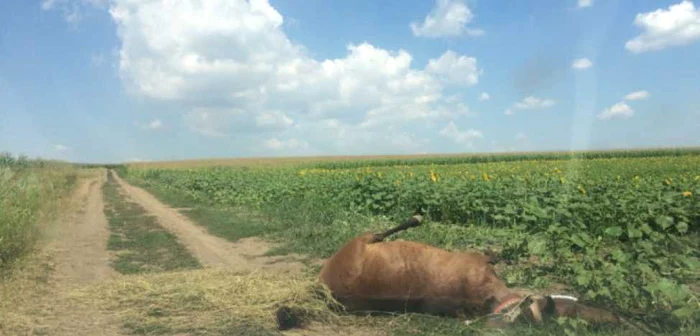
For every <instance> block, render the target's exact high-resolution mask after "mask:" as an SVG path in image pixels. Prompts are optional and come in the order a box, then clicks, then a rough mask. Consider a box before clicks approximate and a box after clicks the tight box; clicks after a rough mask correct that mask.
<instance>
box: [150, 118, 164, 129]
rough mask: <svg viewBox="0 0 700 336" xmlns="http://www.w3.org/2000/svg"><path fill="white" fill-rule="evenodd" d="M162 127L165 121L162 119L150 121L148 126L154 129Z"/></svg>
mask: <svg viewBox="0 0 700 336" xmlns="http://www.w3.org/2000/svg"><path fill="white" fill-rule="evenodd" d="M161 127H163V122H162V121H160V119H154V120H151V122H149V123H148V128H150V129H153V130H155V129H159V128H161Z"/></svg>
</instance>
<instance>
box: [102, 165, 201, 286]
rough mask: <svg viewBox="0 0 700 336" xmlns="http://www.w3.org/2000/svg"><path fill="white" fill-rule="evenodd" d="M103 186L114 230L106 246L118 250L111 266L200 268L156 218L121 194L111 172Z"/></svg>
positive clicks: (125, 270)
mask: <svg viewBox="0 0 700 336" xmlns="http://www.w3.org/2000/svg"><path fill="white" fill-rule="evenodd" d="M107 176H108V178H107V182H106V183H105V185H104V187H103V193H104V198H105V203H106V204H105V210H104V212H105V215H106V216H107V219H108V220H109V229H110V231H111V233H110V237H109V241H108V244H107V247H108V249H109V250H111V251H114V252H116V253H115V254H116V258H115V259H114V260H113V262H112V266H113V267H114V269H116V270H117V271H118V272H120V273H122V274H133V273H144V272H161V271H172V270H182V269H196V268H200V267H201V265H200V263H199V261H198V260H197V259H196V258H195V257H194V256H193V255H192V254H190V253H189V251H187V249H186V248H185V247H184V246H183V245H182V244H181V243H180V242H179V241H178V240H177V237H175V236H174V235H173V234H172V233H170V232H168V231H167V230H165V229H164V228H162V227H161V226H160V225H159V224H158V223H157V220H156V218H155V217H153V216H151V215H148V214H147V213H146V212H145V210H144V209H143V208H142V207H141V206H139V205H138V204H136V203H134V202H131V201H128V200H127V199H126V198H125V197H124V196H123V195H121V194H120V193H119V186H118V185H117V183H116V181H114V180H113V178H112V176H111V175H110V174H108V175H107Z"/></svg>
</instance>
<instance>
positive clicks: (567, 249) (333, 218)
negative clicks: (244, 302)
mask: <svg viewBox="0 0 700 336" xmlns="http://www.w3.org/2000/svg"><path fill="white" fill-rule="evenodd" d="M617 154H618V155H612V154H601V155H600V156H599V157H600V158H590V157H589V158H586V159H580V158H575V157H574V158H569V159H556V160H555V159H551V158H541V157H537V156H535V159H532V158H531V157H527V156H524V157H521V158H520V159H519V160H517V161H516V160H514V161H509V160H500V161H499V160H494V162H476V163H459V164H441V165H434V164H431V163H432V162H433V161H434V160H432V159H425V160H424V161H423V162H422V164H410V165H409V164H403V165H386V164H384V163H378V164H374V165H373V164H372V163H371V162H364V163H363V164H366V165H365V166H360V164H358V163H352V162H349V163H348V162H343V163H335V164H334V163H320V164H317V165H316V166H308V165H300V166H298V167H283V168H267V167H260V168H255V169H245V168H243V169H241V168H198V169H158V168H137V167H132V166H125V167H123V168H120V169H119V170H120V173H121V174H122V175H125V176H126V177H127V178H128V180H130V181H131V182H133V183H136V184H139V185H141V186H142V187H145V188H147V189H148V190H149V191H151V192H153V193H154V194H155V195H156V196H158V197H159V198H161V200H163V201H164V202H167V203H169V204H171V205H173V206H175V207H184V208H190V209H189V210H188V211H187V212H186V214H187V215H188V216H190V217H191V218H192V219H194V220H195V221H197V222H199V223H201V224H202V225H204V226H207V227H208V229H209V230H210V232H211V233H212V234H216V235H219V236H222V237H224V238H227V239H231V240H235V239H238V238H242V237H244V236H253V235H260V236H263V237H266V238H267V239H269V240H272V241H275V242H278V243H282V248H281V249H278V250H277V251H275V252H276V253H287V252H296V253H305V254H308V255H312V256H315V257H319V258H323V257H327V256H329V255H330V254H331V253H333V252H334V251H335V250H336V249H337V248H338V247H339V246H341V245H342V244H343V243H344V242H345V241H347V239H349V238H350V237H352V236H355V235H357V234H359V233H361V232H363V231H366V230H378V229H380V228H386V227H389V226H392V225H394V224H395V223H396V222H397V221H400V220H403V219H405V218H406V217H407V216H409V215H410V214H412V213H413V211H415V210H416V209H417V208H422V209H424V210H425V211H426V212H427V223H426V224H425V225H423V226H421V227H419V228H415V229H413V230H410V231H408V232H406V233H404V234H402V235H401V238H403V239H410V240H417V241H422V242H425V243H429V244H433V245H436V246H440V247H443V248H447V249H477V250H481V249H484V248H486V247H489V248H491V249H493V250H496V251H498V252H499V254H500V256H501V258H502V259H503V261H504V262H503V263H502V264H501V265H499V266H498V268H499V274H501V276H502V277H503V278H504V279H505V280H506V281H507V282H508V284H509V285H511V286H519V287H528V288H533V289H540V290H546V289H549V288H556V290H555V291H556V292H558V293H562V292H565V293H573V294H576V295H578V296H580V297H581V298H582V299H583V300H585V301H587V302H590V303H592V304H594V305H598V306H602V307H605V308H607V309H611V310H613V311H615V312H617V313H620V314H622V315H623V316H627V317H629V318H631V319H633V320H635V321H642V322H644V323H645V324H646V325H647V326H648V327H649V328H651V329H652V330H654V331H655V332H658V333H677V332H679V331H681V332H683V333H686V334H692V333H693V332H695V331H696V330H697V329H696V328H697V323H698V322H699V321H700V301H698V288H699V284H700V273H699V270H700V267H698V266H700V250H699V249H698V247H700V246H699V244H700V239H698V238H700V237H699V236H700V232H699V231H698V230H699V227H700V202H698V198H697V197H698V196H699V195H700V170H698V167H700V156H698V155H697V153H696V152H694V151H685V152H678V151H672V152H669V153H668V155H661V154H659V152H649V155H639V154H634V155H624V153H623V154H622V155H619V154H620V153H617ZM235 214H238V215H235ZM401 319H404V320H405V319H413V320H412V321H414V322H411V323H409V324H406V325H404V327H405V328H404V329H402V330H404V331H405V332H406V333H408V334H421V333H423V332H430V331H434V330H436V329H435V328H438V329H440V328H442V329H444V330H445V333H447V334H461V333H466V332H468V331H469V330H472V329H473V327H468V326H464V324H463V323H461V322H458V321H452V320H447V319H440V318H433V317H422V316H417V317H413V318H410V317H401ZM560 322H561V323H562V325H563V326H562V327H563V328H564V330H568V331H570V332H574V331H577V334H581V330H582V328H584V329H585V326H583V325H581V323H580V322H578V321H560ZM395 327H396V328H397V329H396V330H399V329H401V328H400V325H396V326H395ZM445 328H446V329H445ZM586 330H588V329H586ZM472 331H473V330H472ZM533 331H534V330H533ZM560 331H561V330H560ZM525 332H526V331H523V330H520V331H518V333H519V334H522V333H525ZM588 332H591V333H593V332H594V331H590V330H588ZM597 333H602V334H606V333H607V332H606V331H598V332H597ZM631 334H635V333H634V332H632V333H631Z"/></svg>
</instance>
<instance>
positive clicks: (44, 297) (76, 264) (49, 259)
mask: <svg viewBox="0 0 700 336" xmlns="http://www.w3.org/2000/svg"><path fill="white" fill-rule="evenodd" d="M105 177H106V175H105V171H101V173H100V174H95V175H92V176H90V177H88V178H85V179H81V181H80V182H79V186H78V188H77V189H76V191H75V193H74V194H73V196H72V198H71V200H70V201H69V202H68V204H67V206H66V207H65V208H64V210H63V211H62V213H61V214H60V215H59V216H58V217H57V218H56V219H55V221H53V223H47V225H45V226H46V227H45V238H44V242H43V244H44V245H43V247H42V248H41V250H40V251H39V253H37V254H36V255H35V256H33V257H32V258H31V260H29V264H28V265H27V267H26V268H25V269H23V270H21V271H20V272H19V274H18V275H17V276H16V277H15V278H14V279H12V280H10V281H9V282H8V283H5V284H2V285H3V287H4V288H3V290H4V291H13V292H14V293H1V294H3V295H4V296H5V297H7V298H9V300H12V301H14V303H15V304H16V305H15V306H14V307H12V311H11V312H10V313H8V319H7V321H6V323H7V324H3V323H0V327H1V328H0V331H2V332H3V333H4V332H8V334H12V335H120V331H119V328H118V327H117V326H118V325H119V323H118V321H115V320H114V318H113V317H112V316H110V315H109V314H106V313H103V312H100V311H98V310H96V309H94V307H93V306H92V305H91V304H90V303H89V302H85V301H84V300H83V301H79V300H75V299H74V298H73V297H72V295H71V294H72V293H73V292H74V291H75V290H77V289H80V288H83V287H86V286H90V285H92V284H95V283H98V282H101V281H104V280H107V279H110V278H112V277H114V276H115V275H116V273H115V272H114V271H113V270H112V268H111V267H110V265H109V252H108V251H107V246H106V244H107V238H108V235H109V231H108V228H107V220H106V219H105V217H104V213H103V212H102V209H103V200H102V191H101V187H102V184H103V183H104V182H105ZM10 314H11V315H10Z"/></svg>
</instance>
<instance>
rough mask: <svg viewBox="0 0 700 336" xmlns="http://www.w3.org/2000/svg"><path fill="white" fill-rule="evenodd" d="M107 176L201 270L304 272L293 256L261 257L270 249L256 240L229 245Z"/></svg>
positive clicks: (243, 240) (161, 204)
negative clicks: (172, 237) (173, 238)
mask: <svg viewBox="0 0 700 336" xmlns="http://www.w3.org/2000/svg"><path fill="white" fill-rule="evenodd" d="M111 174H112V177H113V178H114V179H115V180H116V181H117V182H118V183H119V185H120V186H121V187H122V189H123V190H124V191H125V193H126V195H127V196H128V197H129V198H131V199H132V200H133V201H135V202H136V203H138V204H139V205H140V206H141V207H143V208H144V209H145V210H146V211H147V212H149V213H151V214H153V215H154V216H156V218H157V219H158V223H159V224H160V225H161V226H163V227H164V228H166V229H168V230H169V231H170V232H172V233H173V234H175V235H176V236H177V238H178V239H179V240H180V242H181V243H182V244H184V245H185V246H186V247H187V248H188V249H189V250H190V252H191V253H192V254H193V255H194V256H195V257H197V259H199V261H200V263H202V264H203V265H204V266H205V267H220V268H227V269H232V270H237V271H253V270H266V271H280V272H300V271H301V270H303V268H304V265H303V264H302V263H300V262H298V261H293V260H290V259H292V258H293V257H294V256H285V257H269V256H264V254H265V253H266V252H267V251H268V250H269V249H270V245H269V244H267V243H266V242H264V241H262V240H260V239H258V238H246V239H241V240H239V241H237V242H235V243H232V242H230V241H228V240H226V239H223V238H220V237H216V236H213V235H210V234H209V233H208V232H207V230H206V229H205V228H204V227H202V226H200V225H197V224H195V223H193V222H192V221H191V220H189V219H188V218H187V217H185V216H183V215H182V214H181V213H179V212H178V211H177V210H175V209H173V208H171V207H169V206H167V205H165V204H163V203H162V202H161V201H159V200H158V199H157V198H155V197H154V196H153V195H151V194H150V193H148V192H147V191H145V190H143V189H141V188H139V187H136V186H133V185H130V184H128V183H127V182H126V181H124V180H123V179H121V178H120V177H119V176H118V175H117V174H116V173H115V172H114V171H112V172H111Z"/></svg>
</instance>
